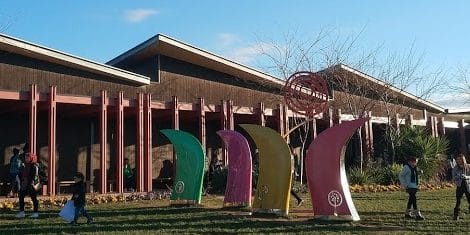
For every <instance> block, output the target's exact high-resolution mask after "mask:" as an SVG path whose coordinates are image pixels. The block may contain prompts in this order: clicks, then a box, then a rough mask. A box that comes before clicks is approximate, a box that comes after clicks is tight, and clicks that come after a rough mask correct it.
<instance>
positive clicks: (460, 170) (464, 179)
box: [452, 154, 470, 220]
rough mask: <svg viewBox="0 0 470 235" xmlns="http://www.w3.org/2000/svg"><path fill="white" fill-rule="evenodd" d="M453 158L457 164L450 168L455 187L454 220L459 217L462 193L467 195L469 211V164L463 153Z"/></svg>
mask: <svg viewBox="0 0 470 235" xmlns="http://www.w3.org/2000/svg"><path fill="white" fill-rule="evenodd" d="M455 160H456V161H457V165H456V166H455V167H454V168H452V178H453V180H454V183H455V185H456V186H457V189H456V190H455V207H454V217H453V218H454V220H458V219H459V214H460V201H461V200H462V197H463V195H464V194H465V196H466V197H467V202H468V205H469V212H470V192H469V191H470V190H469V186H470V185H469V184H470V164H467V161H466V160H465V155H463V154H459V155H458V156H457V157H456V158H455Z"/></svg>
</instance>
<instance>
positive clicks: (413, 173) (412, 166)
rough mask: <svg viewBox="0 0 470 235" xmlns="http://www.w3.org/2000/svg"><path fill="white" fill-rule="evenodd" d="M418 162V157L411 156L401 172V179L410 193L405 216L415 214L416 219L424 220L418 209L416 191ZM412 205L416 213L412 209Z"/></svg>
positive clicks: (408, 216)
mask: <svg viewBox="0 0 470 235" xmlns="http://www.w3.org/2000/svg"><path fill="white" fill-rule="evenodd" d="M417 164H418V159H417V158H416V157H409V158H408V160H407V163H406V164H405V165H404V166H403V169H402V170H401V172H400V175H399V180H400V183H401V185H402V187H404V188H405V189H406V192H407V193H408V203H407V205H406V212H405V218H413V215H415V216H416V217H415V218H416V220H424V217H423V215H422V214H421V212H420V211H419V210H418V205H417V203H416V192H418V170H417V167H416V165H417ZM412 206H413V209H414V212H415V213H413V211H412V210H411V207H412Z"/></svg>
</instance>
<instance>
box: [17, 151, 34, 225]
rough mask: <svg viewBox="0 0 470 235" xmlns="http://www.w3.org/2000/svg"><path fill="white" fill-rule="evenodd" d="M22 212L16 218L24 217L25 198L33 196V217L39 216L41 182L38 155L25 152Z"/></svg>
mask: <svg viewBox="0 0 470 235" xmlns="http://www.w3.org/2000/svg"><path fill="white" fill-rule="evenodd" d="M19 175H20V192H19V201H20V203H19V204H20V212H18V213H17V214H16V218H24V217H25V212H24V198H25V196H26V195H29V196H30V197H31V200H32V201H33V211H34V212H33V214H31V216H30V217H31V218H38V217H39V214H38V209H39V201H38V199H37V191H36V188H38V185H39V184H40V182H39V166H38V164H37V156H36V155H35V154H31V153H26V154H25V165H24V166H22V167H21V168H20V173H19Z"/></svg>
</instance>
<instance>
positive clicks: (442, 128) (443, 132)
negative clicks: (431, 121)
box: [437, 117, 446, 136]
mask: <svg viewBox="0 0 470 235" xmlns="http://www.w3.org/2000/svg"><path fill="white" fill-rule="evenodd" d="M437 130H438V134H439V136H444V135H446V127H445V125H444V117H440V118H439V121H438V122H437Z"/></svg>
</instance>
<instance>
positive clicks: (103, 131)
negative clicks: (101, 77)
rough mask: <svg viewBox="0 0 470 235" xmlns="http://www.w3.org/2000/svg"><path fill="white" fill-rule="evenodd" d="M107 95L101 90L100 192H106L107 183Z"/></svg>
mask: <svg viewBox="0 0 470 235" xmlns="http://www.w3.org/2000/svg"><path fill="white" fill-rule="evenodd" d="M107 106H108V95H107V92H106V90H101V107H100V108H101V111H100V193H106V192H107V191H108V190H107V188H106V184H107V181H108V180H107V172H106V171H107V164H106V158H107V156H106V155H107V151H106V150H107V141H108V140H107V132H108V121H107V116H108V110H107Z"/></svg>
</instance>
